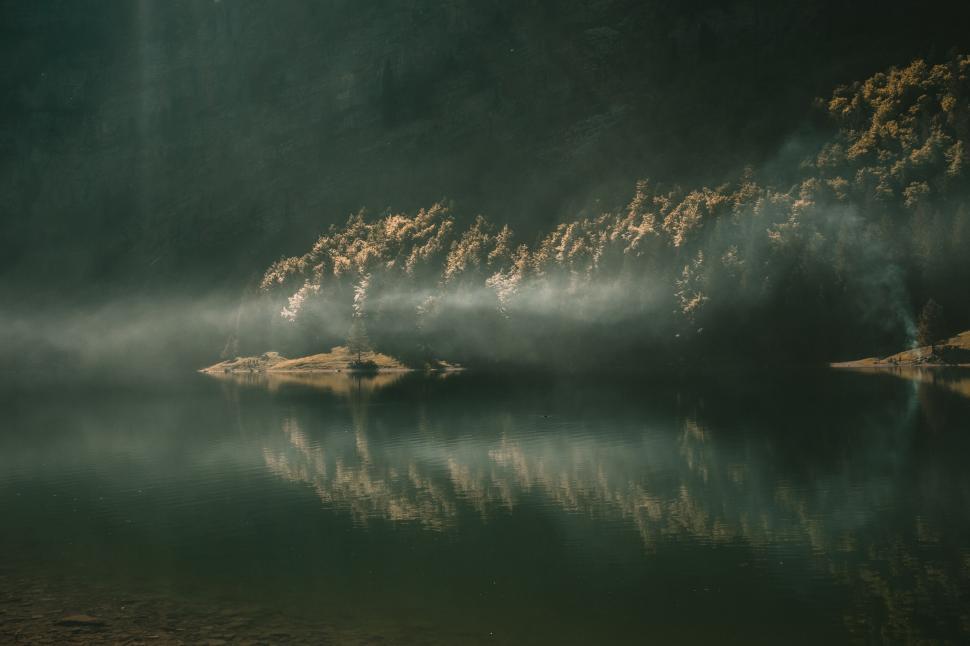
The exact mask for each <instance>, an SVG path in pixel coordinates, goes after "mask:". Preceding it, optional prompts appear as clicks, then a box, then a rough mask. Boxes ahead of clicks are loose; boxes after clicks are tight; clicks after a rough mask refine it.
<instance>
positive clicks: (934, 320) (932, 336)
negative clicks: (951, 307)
mask: <svg viewBox="0 0 970 646" xmlns="http://www.w3.org/2000/svg"><path fill="white" fill-rule="evenodd" d="M945 335H946V323H945V321H944V319H943V308H942V307H940V304H939V303H937V302H936V301H934V300H933V299H932V298H931V299H930V300H928V301H927V302H926V305H924V306H923V311H922V312H920V315H919V321H918V322H917V325H916V341H917V343H919V345H921V346H927V345H928V346H933V347H934V348H935V346H936V344H937V343H938V342H939V341H942V340H943V339H944V338H945Z"/></svg>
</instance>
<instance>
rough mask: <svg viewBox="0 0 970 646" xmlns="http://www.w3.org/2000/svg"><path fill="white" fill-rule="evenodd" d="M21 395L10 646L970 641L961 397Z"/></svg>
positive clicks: (213, 382) (623, 387)
mask: <svg viewBox="0 0 970 646" xmlns="http://www.w3.org/2000/svg"><path fill="white" fill-rule="evenodd" d="M5 392H6V394H5V395H4V401H3V410H4V417H3V420H4V422H3V425H2V430H0V517H2V519H3V520H2V526H0V553H2V559H0V595H3V596H2V597H0V599H2V600H4V601H5V604H4V608H5V610H4V611H3V612H4V614H0V636H2V637H5V640H11V641H16V640H18V639H19V640H21V641H33V640H34V639H35V638H36V637H37V635H39V634H41V632H42V631H45V630H46V631H49V634H53V635H55V636H56V635H62V636H63V634H62V633H58V632H57V631H58V630H61V631H63V630H67V629H64V628H59V627H53V626H54V624H56V620H57V619H58V618H59V617H61V616H62V615H63V614H69V613H70V612H84V613H87V614H92V615H96V616H98V617H103V618H107V619H108V621H109V625H108V627H107V628H105V627H99V628H91V629H89V628H83V629H72V630H73V632H70V633H69V634H70V636H71V638H74V639H82V638H85V636H92V635H93V636H97V635H101V636H102V637H103V636H105V635H110V631H111V630H122V629H123V630H124V631H126V632H125V634H126V635H129V636H131V635H135V636H138V635H146V634H148V633H151V636H152V637H157V638H158V639H160V640H162V641H163V642H164V641H165V640H171V641H191V640H194V639H203V638H206V637H212V638H221V639H224V640H225V641H229V642H235V641H240V640H242V639H244V638H247V637H253V638H258V639H261V640H263V641H267V642H295V641H300V640H301V639H303V640H306V641H308V642H313V643H316V642H320V641H324V640H325V639H329V640H330V641H333V642H338V643H339V642H342V641H348V642H351V641H354V640H357V641H359V642H361V643H379V642H381V641H383V642H385V643H415V644H448V643H514V644H518V643H523V644H544V643H550V644H564V643H617V644H641V643H658V644H667V643H732V642H733V643H772V644H778V643H822V642H825V641H828V642H834V643H842V642H849V641H858V642H879V641H894V642H897V641H919V640H923V639H926V640H939V641H952V642H961V641H966V640H967V639H970V470H968V468H967V464H968V459H970V452H968V449H970V436H968V431H970V423H968V422H970V398H968V396H970V377H968V376H967V375H966V374H960V373H956V374H950V373H932V374H931V373H913V374H909V375H899V376H888V375H876V376H874V375H860V374H851V373H823V374H820V375H813V376H810V377H802V378H798V379H795V378H792V377H781V378H771V379H756V378H751V377H741V376H738V375H731V376H724V377H723V378H707V379H703V380H696V379H695V380H692V381H680V380H677V379H670V380H667V381H661V380H651V381H642V382H640V381H635V380H620V379H616V380H613V381H610V380H603V379H580V378H573V379H538V378H525V377H520V378H515V379H497V378H489V377H485V376H478V375H473V374H460V375H452V376H448V377H445V378H441V377H427V376H423V375H380V376H377V377H375V378H369V379H368V378H365V379H356V380H355V379H353V378H350V377H347V376H342V375H319V376H316V377H302V378H301V377H297V376H288V377H285V376H282V377H276V378H272V379H266V378H261V377H257V376H252V377H245V378H244V377H236V378H230V377H225V378H214V377H206V376H202V375H192V376H190V377H188V378H187V379H186V380H185V381H184V382H183V383H179V384H163V385H156V386H152V387H144V388H136V387H133V386H130V387H124V388H117V387H111V388H109V387H107V386H105V387H97V386H92V385H90V384H87V385H84V386H80V385H78V386H77V387H69V386H63V385H62V386H59V387H57V388H23V387H17V388H16V389H9V388H8V389H7V390H6V391H5ZM212 617H215V618H216V619H212ZM219 618H223V619H219ZM225 618H229V619H225ZM294 627H300V630H305V631H307V632H305V633H301V632H295V631H294ZM90 631H101V632H100V633H98V632H90ZM105 631H109V632H105ZM64 634H67V633H64ZM91 638H92V639H93V638H94V637H91ZM216 643H217V642H216Z"/></svg>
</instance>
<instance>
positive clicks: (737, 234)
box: [262, 56, 970, 364]
mask: <svg viewBox="0 0 970 646" xmlns="http://www.w3.org/2000/svg"><path fill="white" fill-rule="evenodd" d="M968 74H970V57H965V56H962V57H957V58H955V59H953V60H952V61H950V62H949V63H947V64H944V65H937V66H928V65H926V64H925V63H923V62H921V61H917V62H915V63H913V64H912V65H910V66H908V67H906V68H904V69H892V70H890V71H888V72H886V73H884V74H877V75H876V76H874V77H873V78H871V79H869V80H867V81H865V82H863V83H858V84H855V85H853V86H849V87H845V88H840V89H839V90H837V91H836V92H835V94H834V96H833V97H832V98H831V100H830V101H828V102H827V104H826V105H825V109H826V110H827V112H828V114H829V115H830V116H831V117H832V119H833V121H834V123H835V124H836V126H837V128H836V130H835V132H834V135H833V136H832V138H831V139H830V140H829V141H827V142H825V143H824V144H823V145H822V146H820V147H819V152H818V154H817V155H815V156H814V157H812V158H811V159H808V160H804V161H803V163H802V164H801V170H800V173H801V175H802V177H801V179H800V180H799V181H798V182H797V183H796V184H795V185H793V186H790V187H777V186H774V185H772V184H771V183H770V182H769V181H768V180H766V178H765V176H764V174H763V173H757V172H755V171H752V170H748V171H746V172H745V173H744V174H742V175H741V176H740V177H739V178H738V179H737V180H736V181H735V182H733V183H730V184H725V185H723V186H719V187H716V188H701V189H697V190H684V189H682V188H680V187H666V186H659V185H653V184H651V183H650V182H647V181H643V182H640V183H638V185H637V187H636V190H635V193H634V196H633V199H632V200H631V201H630V203H629V205H628V207H627V208H626V209H623V210H621V211H618V212H611V213H604V214H602V215H600V216H598V217H594V218H584V219H579V220H575V221H571V222H564V223H562V224H560V225H559V226H557V227H556V228H555V229H553V230H552V231H550V232H549V233H548V234H547V235H545V236H543V237H541V238H540V239H538V240H536V241H535V242H533V243H531V244H527V243H525V242H521V241H518V242H517V241H516V239H515V235H514V232H513V231H512V230H511V229H510V228H509V227H508V226H498V225H494V224H492V223H490V222H489V221H488V220H486V219H485V218H483V217H478V218H476V219H475V220H473V221H471V223H470V224H468V225H467V226H464V227H463V226H461V224H460V223H461V221H462V220H461V219H460V218H458V217H456V216H455V215H454V214H453V213H452V212H451V211H450V210H449V209H448V208H447V207H445V206H444V205H441V204H437V205H434V206H432V207H431V208H428V209H424V210H421V211H419V212H418V213H417V214H415V215H413V216H410V215H405V214H394V215H389V216H385V217H382V218H379V219H376V220H372V221H368V220H367V219H366V218H365V217H364V216H363V214H357V215H355V216H353V217H351V218H350V220H349V221H348V222H347V224H346V225H345V226H344V227H342V228H332V229H331V230H330V231H329V232H328V233H327V234H326V235H324V236H322V237H320V238H319V239H318V240H317V242H316V243H315V244H314V245H313V247H312V248H311V249H310V250H309V251H308V252H307V253H306V254H304V255H302V256H297V257H293V258H286V259H282V260H280V261H278V262H277V263H275V264H274V265H273V266H272V267H270V268H269V270H268V271H267V272H266V274H265V276H264V278H263V281H262V288H263V289H264V290H265V291H266V292H267V293H268V294H270V295H271V296H270V297H271V298H278V297H283V298H284V299H285V301H284V302H282V303H281V304H280V307H279V310H278V311H280V312H281V314H282V319H286V320H289V321H299V322H300V324H301V325H304V326H309V327H312V328H313V329H315V330H317V331H320V330H328V331H329V332H327V334H329V335H330V336H331V337H334V338H337V337H339V336H340V335H342V334H343V333H344V331H345V330H347V329H348V327H349V326H350V325H351V323H352V322H353V321H354V320H359V321H363V320H366V321H367V327H368V332H369V337H370V339H371V340H372V341H373V343H374V344H375V345H376V346H377V347H380V348H381V349H382V350H386V351H388V352H391V353H396V354H398V355H399V356H402V357H404V358H406V359H409V360H411V361H422V360H427V359H428V358H429V357H431V356H433V355H439V356H448V357H453V358H456V359H459V360H465V361H474V360H479V361H482V360H496V361H542V362H546V363H567V364H577V363H584V362H598V361H611V362H613V361H617V360H621V359H624V360H628V361H631V362H642V361H644V360H645V359H647V358H650V359H653V360H657V359H661V360H676V359H683V358H691V357H701V356H703V357H711V356H712V355H721V356H724V357H734V356H735V355H739V354H741V355H744V356H753V357H758V358H774V359H779V360H781V359H787V360H830V359H835V358H841V357H847V356H848V357H851V356H853V355H856V354H863V353H878V352H882V351H887V350H889V349H895V348H898V347H899V346H901V345H904V344H906V343H912V342H914V341H915V340H916V338H917V335H918V334H921V335H922V336H924V337H925V338H929V337H928V336H926V335H927V334H929V333H928V332H927V331H926V329H924V328H926V326H925V325H923V326H918V325H917V321H916V320H915V319H916V317H915V316H914V312H915V311H917V310H918V306H919V305H920V304H922V303H923V302H925V301H926V300H927V299H928V298H929V297H933V298H935V299H936V300H937V301H939V302H940V303H942V304H943V305H945V306H946V308H947V310H948V312H949V314H950V315H951V321H952V322H953V323H954V324H956V325H965V324H967V323H970V309H968V308H970V304H968V302H967V299H966V294H965V285H966V284H970V283H968V282H967V281H968V280H970V178H968V175H967V169H966V163H965V154H966V152H965V151H967V150H968V149H970V148H968V146H970V107H968V103H970V81H968ZM934 321H937V319H936V318H934ZM932 327H933V332H932V334H930V336H933V337H934V339H935V338H936V337H937V336H938V335H941V334H944V333H945V331H946V330H944V329H941V327H940V324H939V323H938V322H934V323H933V326H932Z"/></svg>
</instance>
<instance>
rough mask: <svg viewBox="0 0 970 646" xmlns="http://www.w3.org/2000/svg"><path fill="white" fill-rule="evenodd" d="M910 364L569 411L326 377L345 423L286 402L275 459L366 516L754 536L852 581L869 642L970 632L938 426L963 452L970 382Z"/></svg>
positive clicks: (953, 480)
mask: <svg viewBox="0 0 970 646" xmlns="http://www.w3.org/2000/svg"><path fill="white" fill-rule="evenodd" d="M902 376H905V377H907V378H908V379H912V380H914V381H912V382H911V383H912V384H913V387H912V388H908V387H905V386H904V387H902V388H899V387H897V386H896V385H895V382H894V383H890V384H886V383H876V382H872V383H868V382H867V383H863V382H855V383H854V384H853V385H854V386H855V387H854V388H853V389H851V390H850V391H849V392H848V393H846V392H845V391H844V390H843V386H844V383H840V384H838V385H835V384H832V385H829V386H826V387H823V388H822V389H821V390H813V389H812V388H813V387H812V386H810V387H808V388H807V389H805V390H799V389H796V390H795V392H794V393H792V392H787V393H786V394H785V396H784V397H783V398H781V399H780V400H778V401H775V402H771V401H770V400H767V399H765V398H766V397H769V398H770V397H775V396H778V395H779V393H778V392H775V391H774V390H773V389H771V388H770V387H768V389H767V391H766V392H764V391H763V392H760V393H759V394H756V395H754V396H753V397H752V396H748V394H743V395H742V396H741V398H740V400H738V399H735V397H736V396H737V394H738V393H732V392H730V389H729V392H718V391H717V390H715V391H708V392H701V393H689V394H687V393H677V392H672V391H670V390H668V389H664V388H661V389H659V390H658V392H656V393H655V396H654V397H641V398H640V399H639V400H634V401H638V404H637V405H635V406H634V407H633V408H632V409H631V408H630V407H629V402H628V400H626V399H624V397H625V396H626V395H627V394H628V393H619V394H616V396H609V397H607V398H606V399H600V400H593V401H592V402H589V401H587V402H584V403H583V404H582V405H579V406H573V407H571V406H570V405H569V404H567V403H565V402H564V401H562V400H559V399H557V397H556V396H555V395H552V396H551V397H550V398H549V399H547V400H546V402H545V403H544V404H542V405H541V406H535V405H534V402H533V405H531V406H530V405H529V404H525V405H523V401H522V400H521V399H516V397H515V396H514V395H509V394H508V393H505V395H504V396H502V395H499V396H489V395H487V394H486V395H484V396H483V395H481V394H478V395H476V397H475V398H472V399H468V398H462V397H455V395H456V394H457V395H462V393H464V394H465V395H467V392H464V391H462V392H459V393H449V392H447V391H443V392H439V393H432V394H430V395H428V394H427V392H425V394H426V395H427V396H426V397H422V398H418V399H417V400H416V401H418V402H420V403H412V399H411V398H409V397H408V398H403V399H402V400H398V401H397V402H396V405H394V404H393V403H388V404H387V405H386V406H379V405H375V401H376V400H378V399H379V397H372V395H373V394H374V393H375V392H376V391H377V390H378V388H369V389H364V390H361V389H354V388H342V389H336V388H333V389H331V392H335V393H336V392H340V393H343V395H344V398H345V403H346V406H347V408H346V411H347V422H348V423H347V426H346V427H342V426H341V425H334V424H332V422H321V420H319V419H318V418H316V417H315V415H314V413H313V408H312V407H307V408H301V409H295V410H291V411H290V413H289V414H288V415H286V416H285V417H282V418H281V419H279V420H278V422H277V428H278V432H277V434H276V435H275V436H268V437H267V438H266V440H267V441H266V446H265V447H264V450H263V456H264V459H265V463H266V466H267V468H268V469H269V470H270V471H271V472H272V473H273V474H275V475H277V476H279V477H281V478H283V479H285V480H287V481H291V482H295V483H301V484H304V485H306V486H309V487H310V488H312V490H313V491H314V492H315V493H316V495H317V496H318V497H319V499H320V500H321V501H322V503H323V504H324V505H325V506H326V508H329V509H334V510H338V511H340V512H345V513H349V514H350V515H351V516H352V518H353V519H354V520H355V522H356V523H358V524H360V525H362V526H367V524H368V523H370V522H373V521H375V520H380V521H386V522H391V523H413V524H417V525H419V526H420V527H422V528H424V529H426V530H430V531H434V532H444V531H448V532H460V531H461V530H462V528H463V523H464V524H466V525H467V524H469V523H474V522H485V523H488V522H490V520H491V519H493V518H496V517H498V516H501V515H514V514H516V513H523V514H534V513H537V511H542V512H543V513H553V514H559V515H561V516H564V517H568V516H581V517H584V518H586V519H588V520H591V521H592V522H594V523H596V524H598V525H599V526H600V527H602V528H604V529H605V530H607V531H616V530H613V529H611V528H613V527H629V528H631V530H634V531H636V532H637V534H638V535H639V538H640V541H641V543H642V546H643V548H644V553H645V554H647V555H649V554H653V553H656V552H657V551H658V550H660V549H662V548H663V547H664V546H666V545H671V544H694V545H699V546H711V547H714V546H718V545H724V546H734V545H738V544H743V545H745V546H746V547H747V548H749V549H752V550H754V551H755V553H757V554H760V555H761V556H760V557H759V558H761V559H763V560H764V561H765V562H766V563H769V564H771V565H770V567H772V568H774V569H777V570H778V576H791V575H790V574H787V572H788V571H787V570H785V567H784V562H785V560H788V561H789V563H792V562H803V563H804V564H805V567H808V569H809V571H810V572H812V573H813V574H812V575H811V576H812V577H821V578H824V579H828V580H829V581H831V582H833V583H835V584H837V585H839V586H842V587H843V588H844V589H845V590H846V591H847V598H846V600H845V605H844V607H843V608H842V613H843V619H844V623H845V626H846V628H847V629H849V631H850V633H851V634H853V635H854V636H855V637H857V638H860V639H865V640H876V641H885V640H889V641H896V640H904V641H909V640H913V639H922V638H925V637H928V636H940V635H957V634H965V633H966V632H968V631H970V614H968V612H967V611H966V610H965V609H964V608H965V607H970V606H964V605H963V602H965V601H968V595H967V591H968V585H970V545H968V542H967V541H966V539H965V536H966V534H965V533H963V532H964V531H965V530H967V529H968V528H970V523H968V517H967V510H968V509H970V506H968V503H970V478H968V477H967V476H966V475H965V474H964V471H963V469H962V467H960V468H958V469H954V467H955V466H956V465H954V464H953V463H948V462H947V460H946V459H945V458H941V456H940V455H938V454H936V453H935V452H936V451H938V450H940V449H941V448H943V447H941V446H940V441H937V442H933V441H929V442H928V441H927V439H926V438H927V432H932V433H936V434H940V433H942V434H944V435H948V436H947V437H943V438H938V440H941V441H942V444H943V445H944V446H946V445H948V444H952V443H953V442H956V444H957V445H958V446H961V447H965V444H966V442H965V441H963V440H962V439H960V438H954V437H953V434H954V433H955V432H956V427H955V426H954V424H958V425H959V424H962V422H964V421H965V420H966V419H968V418H967V417H966V415H967V407H966V405H964V404H962V403H961V402H960V401H959V400H956V402H955V403H954V400H953V399H952V398H951V396H950V395H949V394H948V393H949V392H954V393H958V394H961V395H966V391H964V390H963V389H964V388H965V387H966V384H967V383H970V380H968V379H967V377H966V376H965V375H956V376H952V375H951V376H947V378H945V379H943V378H941V376H940V375H939V373H929V374H927V373H925V372H919V371H916V372H913V373H912V374H907V375H902ZM875 379H876V381H877V382H878V378H875ZM883 381H885V380H883ZM940 386H942V388H940ZM785 387H788V386H787V385H786V386H785ZM362 393H363V394H362ZM887 395H891V396H888V397H887ZM732 399H734V401H732ZM550 400H551V401H550ZM392 401H393V400H392ZM525 401H526V402H529V401H531V400H530V399H529V398H526V400H525ZM670 401H677V402H679V404H678V405H677V406H675V407H674V408H673V409H670V408H669V402H670ZM557 407H561V408H562V409H563V410H557ZM746 407H751V408H748V409H747V410H745V408H746ZM540 409H541V410H540ZM545 410H549V411H550V412H549V413H545V412H541V411H545ZM940 411H947V412H946V414H943V413H941V412H940ZM944 450H945V449H944ZM475 519H477V521H476V520H475ZM648 558H649V557H648Z"/></svg>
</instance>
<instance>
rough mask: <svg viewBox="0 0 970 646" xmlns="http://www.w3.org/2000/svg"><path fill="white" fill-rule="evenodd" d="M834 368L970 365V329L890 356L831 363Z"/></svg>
mask: <svg viewBox="0 0 970 646" xmlns="http://www.w3.org/2000/svg"><path fill="white" fill-rule="evenodd" d="M830 365H831V366H832V367H833V368H901V367H912V368H919V367H927V368H929V367H937V366H939V367H945V366H948V367H963V368H965V367H970V330H967V331H966V332H961V333H960V334H957V335H956V336H953V337H950V338H948V339H946V340H943V341H939V342H938V343H934V344H932V345H925V346H922V347H918V348H913V349H911V350H904V351H902V352H897V353H896V354H892V355H889V356H888V357H882V358H879V357H867V358H865V359H857V360H855V361H843V362H839V363H833V364H830Z"/></svg>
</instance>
